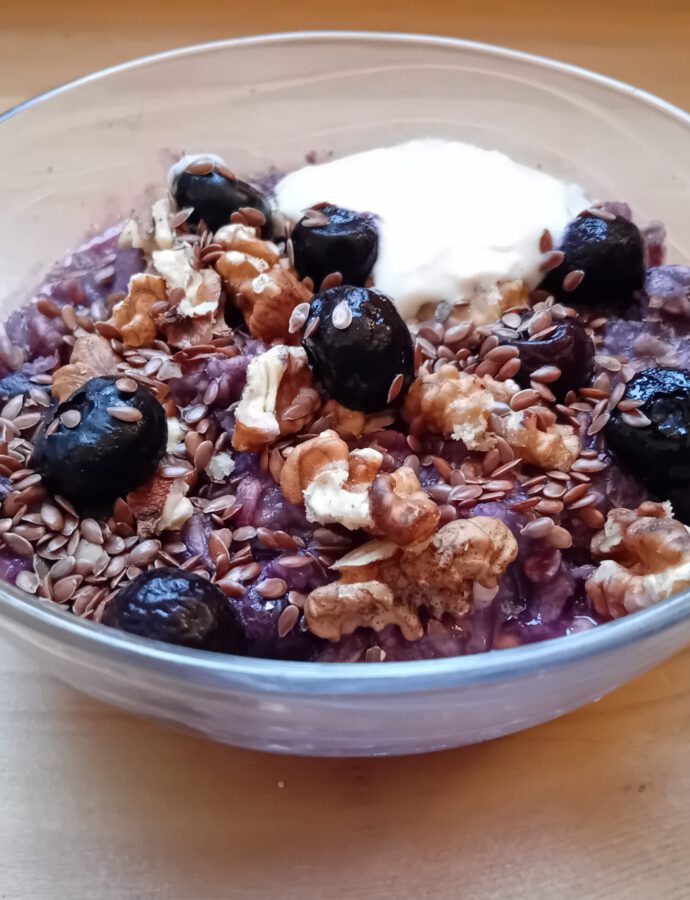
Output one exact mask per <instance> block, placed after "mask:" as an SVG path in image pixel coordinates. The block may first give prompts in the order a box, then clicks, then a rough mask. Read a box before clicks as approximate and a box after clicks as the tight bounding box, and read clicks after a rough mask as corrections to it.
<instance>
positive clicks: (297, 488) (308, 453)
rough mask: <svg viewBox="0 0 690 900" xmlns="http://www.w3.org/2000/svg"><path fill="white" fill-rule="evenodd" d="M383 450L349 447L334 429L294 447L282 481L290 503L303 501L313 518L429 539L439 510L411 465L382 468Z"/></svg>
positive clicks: (398, 539) (402, 539)
mask: <svg viewBox="0 0 690 900" xmlns="http://www.w3.org/2000/svg"><path fill="white" fill-rule="evenodd" d="M382 461H383V457H382V455H381V454H380V453H379V452H378V451H377V450H373V449H371V448H365V449H362V450H352V451H349V450H348V446H347V444H346V443H345V441H343V440H342V439H341V438H340V437H338V435H337V433H336V432H335V431H324V432H323V433H322V434H320V435H319V436H318V437H316V438H312V439H311V440H308V441H305V442H304V443H303V444H300V445H299V446H297V447H295V448H294V449H293V450H292V451H291V453H290V454H289V456H288V457H287V460H286V461H285V465H284V466H283V468H282V471H281V474H280V486H281V489H282V491H283V494H284V495H285V497H286V498H287V499H288V500H290V502H292V503H301V502H303V503H304V505H305V508H306V512H307V519H308V521H310V522H318V523H320V524H321V525H329V524H339V525H343V526H344V527H345V528H348V529H350V530H351V531H354V530H356V529H358V528H363V529H364V530H366V531H369V532H371V533H372V534H379V535H383V536H384V537H387V538H389V539H390V540H391V541H393V542H394V543H396V544H399V545H401V546H402V545H408V544H413V543H418V542H420V541H425V540H428V539H429V538H430V537H431V535H432V534H433V533H434V532H435V530H436V528H437V526H438V522H439V518H440V513H439V509H438V507H437V505H436V504H435V503H434V502H433V500H431V499H430V498H429V497H428V496H427V495H426V494H425V493H424V491H422V487H421V484H420V483H419V479H418V478H417V476H416V474H415V472H414V470H413V469H410V468H407V467H402V468H400V469H398V470H397V471H396V472H394V473H392V474H382V473H381V474H379V469H380V467H381V463H382Z"/></svg>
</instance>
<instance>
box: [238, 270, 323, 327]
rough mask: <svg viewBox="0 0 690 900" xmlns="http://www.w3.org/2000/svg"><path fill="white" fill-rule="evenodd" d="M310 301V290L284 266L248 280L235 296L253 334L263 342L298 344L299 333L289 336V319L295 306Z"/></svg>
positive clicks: (240, 286) (242, 283) (242, 284)
mask: <svg viewBox="0 0 690 900" xmlns="http://www.w3.org/2000/svg"><path fill="white" fill-rule="evenodd" d="M311 298H312V292H311V291H310V290H309V288H308V287H307V286H306V285H304V284H303V283H302V282H301V281H298V279H297V277H296V275H294V274H293V273H292V272H290V271H289V270H288V269H285V268H283V267H282V266H274V267H273V268H272V269H270V270H269V271H268V272H264V273H263V274H261V275H258V276H257V277H256V278H247V279H245V280H244V281H243V282H241V284H240V285H239V287H238V289H237V294H236V300H237V305H238V306H239V308H240V310H241V311H242V314H243V315H244V318H245V321H246V323H247V327H248V329H249V332H250V334H252V335H253V336H254V337H256V338H259V339H261V340H262V341H266V342H270V341H276V340H277V341H282V342H284V343H286V344H296V343H299V339H300V338H299V334H290V329H289V323H290V316H291V315H292V311H293V310H294V309H295V307H296V306H299V304H300V303H309V302H310V301H311Z"/></svg>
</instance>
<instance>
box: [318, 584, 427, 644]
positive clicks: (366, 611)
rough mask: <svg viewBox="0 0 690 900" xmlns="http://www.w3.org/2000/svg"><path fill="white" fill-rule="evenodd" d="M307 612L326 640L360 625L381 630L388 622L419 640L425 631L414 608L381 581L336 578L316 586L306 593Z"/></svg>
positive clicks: (410, 639)
mask: <svg viewBox="0 0 690 900" xmlns="http://www.w3.org/2000/svg"><path fill="white" fill-rule="evenodd" d="M304 616H305V619H306V622H307V625H308V627H309V630H310V631H311V632H313V633H314V634H315V635H317V637H320V638H323V639H324V640H327V641H338V640H340V638H341V637H343V636H344V635H346V634H352V632H353V631H356V629H357V628H373V629H374V631H382V630H383V629H384V628H385V627H386V626H387V625H397V626H398V627H399V628H400V631H401V632H402V634H403V637H405V638H406V639H407V640H408V641H416V640H419V638H420V637H422V635H423V633H424V632H423V629H422V625H421V622H420V621H419V616H418V615H417V613H416V612H415V611H414V609H411V608H410V607H409V606H408V605H406V604H405V603H399V602H397V601H396V599H395V597H394V595H393V592H392V591H391V589H390V588H389V587H388V586H387V585H385V584H382V583H381V582H380V581H361V582H358V583H356V584H344V583H342V582H335V583H333V584H327V585H325V586H324V587H320V588H317V589H316V590H315V591H312V592H311V594H309V596H308V597H307V600H306V603H305V606H304Z"/></svg>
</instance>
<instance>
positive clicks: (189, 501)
mask: <svg viewBox="0 0 690 900" xmlns="http://www.w3.org/2000/svg"><path fill="white" fill-rule="evenodd" d="M426 144H428V146H427V149H429V152H431V149H430V146H431V145H432V144H433V159H435V160H436V161H437V162H438V164H439V169H440V171H441V173H442V171H443V168H442V165H441V161H442V160H446V164H448V161H449V160H455V161H456V162H457V160H459V159H462V160H463V161H464V162H463V165H466V166H469V167H470V168H471V165H474V166H475V171H474V177H475V180H476V182H477V183H476V185H475V186H474V187H473V189H472V190H470V187H469V185H471V184H472V176H473V173H472V172H471V171H466V170H463V172H462V178H460V179H459V181H458V183H457V184H455V185H454V188H453V189H454V191H456V192H459V193H460V194H461V193H462V192H463V191H464V197H465V209H466V210H467V212H468V215H467V218H466V219H465V220H464V221H463V225H462V228H460V229H459V230H458V229H454V228H453V227H451V223H450V221H449V220H448V221H447V220H446V219H439V218H438V215H436V214H434V215H436V218H434V215H431V214H429V207H428V205H426V206H420V207H419V209H415V207H414V203H410V202H408V199H407V198H406V197H405V196H404V195H405V191H403V190H402V189H400V190H399V196H397V195H396V196H394V194H392V193H391V190H392V188H391V184H392V181H391V177H392V176H391V172H392V173H393V175H395V174H396V173H397V174H398V176H400V173H401V172H403V170H404V166H405V165H407V166H412V168H411V169H410V171H409V172H406V175H407V176H409V178H406V177H405V178H403V177H402V176H401V182H402V183H403V184H411V183H412V180H411V179H412V178H413V176H414V172H415V171H417V170H418V167H419V162H420V159H422V158H423V153H422V150H423V149H424V146H425V145H426ZM462 148H465V149H462ZM420 153H421V154H422V155H421V156H420ZM376 154H378V156H376ZM482 154H486V151H481V150H478V149H477V148H469V149H468V148H467V147H466V145H457V146H453V145H451V146H446V145H445V144H444V142H440V141H435V142H413V144H412V145H402V148H398V150H396V148H389V150H387V151H385V152H384V151H375V153H374V154H373V155H372V156H371V157H367V154H363V155H360V157H359V158H355V157H352V158H348V159H345V160H341V161H336V162H334V163H330V164H327V165H326V166H323V167H321V166H311V167H308V168H307V169H305V170H301V171H300V172H297V173H294V174H293V175H289V176H287V177H286V178H284V179H282V180H278V181H277V182H276V186H275V191H274V192H273V191H268V192H264V191H263V190H261V189H260V188H259V187H257V186H256V185H254V184H251V183H249V182H246V181H244V180H242V179H241V178H239V177H237V176H236V175H235V174H234V173H233V172H232V171H231V170H230V169H228V168H227V167H226V166H225V164H224V162H223V161H222V160H221V159H220V158H219V157H217V156H214V155H212V154H209V155H207V156H204V157H199V156H194V157H185V158H183V159H182V160H180V162H179V163H178V164H177V165H176V166H174V167H173V169H172V170H171V173H170V176H169V189H170V194H169V195H166V194H165V190H164V189H162V190H161V191H160V196H159V197H158V198H157V199H156V201H155V202H154V203H153V205H152V207H151V209H149V210H145V211H143V212H142V214H141V215H140V216H138V217H137V218H136V219H133V220H130V221H129V222H126V223H121V224H120V225H118V226H117V227H114V228H112V229H110V230H109V231H107V232H105V233H104V234H103V235H101V236H100V237H97V238H95V239H93V240H91V241H90V242H89V243H87V244H85V245H84V246H83V247H81V248H80V249H78V250H77V251H75V252H74V253H72V254H71V255H70V257H69V258H68V259H66V260H65V261H64V262H63V263H62V264H61V265H59V266H57V267H56V268H55V269H54V270H53V272H52V274H51V275H50V277H49V278H48V279H47V281H46V283H45V284H44V285H42V286H41V288H40V289H39V291H38V292H37V294H36V295H35V297H34V298H33V299H32V301H31V302H30V303H28V304H27V305H26V306H24V307H22V308H21V309H20V310H18V311H16V312H14V313H13V314H12V315H11V316H10V317H9V318H8V320H7V321H6V322H5V324H4V326H2V328H1V329H0V402H1V403H2V409H1V410H0V427H1V429H2V430H1V431H0V500H1V501H2V511H1V513H0V542H1V548H0V577H1V578H3V579H4V580H5V581H7V582H9V583H11V584H15V585H16V586H17V587H18V588H19V589H21V590H22V591H24V592H26V593H27V594H32V595H34V596H36V597H38V598H40V599H41V600H42V601H43V602H46V603H57V604H59V605H61V606H63V607H64V608H65V609H67V610H69V611H71V613H72V614H74V615H77V616H80V617H83V618H86V619H92V620H95V621H97V622H103V623H105V624H107V625H110V626H112V627H115V628H120V629H122V630H124V631H127V632H130V633H134V634H138V635H142V636H145V637H149V638H153V639H158V640H163V641H167V642H170V643H173V644H178V645H181V646H186V647H193V648H200V649H206V650H216V651H220V652H231V653H242V654H249V655H254V656H266V657H273V658H283V659H298V660H323V661H352V662H356V661H363V662H374V661H376V662H378V661H383V660H414V659H423V658H433V657H439V656H452V655H457V654H465V653H477V652H483V651H486V650H491V649H501V648H507V647H514V646H517V645H520V644H525V643H529V642H532V641H537V640H542V639H546V638H552V637H556V636H563V635H569V634H574V633H577V632H580V631H583V630H586V629H589V628H593V627H596V626H597V625H598V624H600V623H601V622H604V621H607V620H609V619H612V618H618V617H620V616H622V615H627V614H630V613H635V612H636V611H638V610H640V609H643V608H646V607H648V606H650V605H651V604H653V603H657V602H661V601H663V600H664V599H666V598H668V597H670V596H672V595H673V594H674V593H677V592H678V591H679V590H682V589H683V588H685V587H687V585H688V584H690V563H689V562H688V560H690V555H689V553H690V550H689V547H688V541H689V540H690V538H689V534H690V532H689V531H688V528H687V527H686V524H687V523H690V500H689V499H688V497H690V492H689V491H688V485H689V484H690V371H688V370H687V369H688V367H690V350H689V349H688V348H689V347H690V343H689V342H688V332H689V330H690V325H689V320H690V293H689V290H690V270H689V269H687V268H685V267H683V266H679V265H663V242H664V231H663V226H661V225H660V224H659V223H650V224H649V225H646V226H644V227H643V228H642V229H640V227H638V225H637V224H635V223H634V222H633V217H632V213H631V211H630V209H629V208H628V207H627V206H626V205H625V204H622V203H602V204H592V203H591V201H589V200H588V199H587V198H586V196H585V194H584V192H583V191H582V190H581V189H580V188H579V187H577V186H575V185H566V184H563V183H561V182H559V181H558V180H557V179H553V178H551V177H550V176H546V175H544V174H543V173H539V172H535V171H532V170H529V169H526V168H525V167H523V166H517V164H515V163H512V162H511V161H510V160H508V159H507V157H503V156H501V155H500V154H495V155H491V154H486V156H482ZM374 157H376V160H377V161H376V166H378V167H379V168H378V169H377V168H376V166H374V167H373V168H372V169H370V170H369V169H367V159H369V161H371V159H372V158H374ZM386 159H387V160H389V163H390V161H391V160H392V161H393V163H394V164H390V165H389V163H385V162H383V160H386ZM399 166H402V167H403V168H402V169H401V168H397V167H399ZM388 168H389V169H390V171H386V170H387V169H388ZM518 170H519V171H518ZM405 171H406V170H405ZM339 172H340V173H341V174H342V178H340V176H339V175H338V173H339ZM376 172H378V173H379V176H380V177H379V176H377V175H376ZM358 173H359V174H358ZM482 173H483V174H482ZM491 173H493V176H492V174H491ZM511 173H512V177H513V181H512V182H511ZM403 174H405V172H403ZM384 175H385V177H384ZM480 176H481V177H484V178H491V177H494V176H495V177H497V178H499V180H500V181H501V184H502V185H503V188H502V191H501V192H500V198H499V199H500V203H499V204H498V206H497V207H496V209H495V210H494V213H493V214H492V213H491V210H489V211H488V212H486V210H485V209H484V207H486V203H484V207H482V208H481V209H482V210H483V211H480V206H479V203H478V198H479V197H480V195H481V194H482V190H483V189H481V177H480ZM334 178H335V181H334V180H333V179H334ZM339 178H340V180H338V179H339ZM511 183H512V184H513V186H514V192H513V195H511V191H510V184H511ZM484 194H486V191H484ZM530 199H531V200H532V201H533V202H531V203H530V202H529V201H530ZM403 200H404V206H401V202H402V201H403ZM301 205H304V206H305V207H308V208H306V209H302V208H301ZM432 205H433V204H432ZM436 205H437V206H438V204H436ZM442 206H444V207H445V209H446V210H448V209H450V208H451V207H452V203H449V202H448V198H443V203H442ZM499 207H500V209H499ZM403 209H404V213H405V215H404V216H402V214H401V210H403ZM432 212H433V210H432ZM454 215H455V214H454ZM453 221H455V218H454V219H453ZM499 225H500V226H501V227H500V228H499ZM501 229H502V230H501ZM501 235H503V237H502V236H501ZM406 248H407V249H406ZM435 251H438V252H437V253H436V252H435ZM389 294H391V295H392V296H389ZM396 294H397V295H396Z"/></svg>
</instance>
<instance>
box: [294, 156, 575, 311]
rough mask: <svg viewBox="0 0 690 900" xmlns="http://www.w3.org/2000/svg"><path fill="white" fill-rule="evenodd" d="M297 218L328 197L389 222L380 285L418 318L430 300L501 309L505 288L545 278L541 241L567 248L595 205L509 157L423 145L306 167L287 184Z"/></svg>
mask: <svg viewBox="0 0 690 900" xmlns="http://www.w3.org/2000/svg"><path fill="white" fill-rule="evenodd" d="M276 197H277V203H278V207H279V209H280V210H281V211H282V212H283V213H285V215H287V216H288V218H290V219H291V220H292V221H296V220H297V219H299V218H300V216H301V214H302V210H303V209H305V208H306V207H309V206H312V205H314V204H315V203H320V202H323V201H326V202H328V203H333V204H336V205H338V206H344V207H347V208H349V209H355V210H358V211H360V212H372V213H375V214H376V215H377V216H378V217H379V220H380V221H379V254H378V259H377V262H376V265H375V268H374V272H373V276H374V281H375V283H376V286H377V287H378V288H379V289H380V290H382V291H383V292H384V293H386V294H389V295H390V297H392V299H393V300H394V301H395V304H396V306H397V308H398V310H399V312H400V314H401V315H402V316H403V318H405V319H412V318H414V316H415V315H416V313H417V311H418V309H419V307H420V306H421V305H422V304H424V303H427V302H433V303H438V302H440V301H441V300H446V301H448V302H449V303H454V302H456V301H458V300H469V301H473V306H475V305H476V304H477V302H478V301H479V303H480V304H481V302H482V298H485V299H486V303H487V305H488V304H490V303H494V304H495V298H496V296H497V285H500V284H501V283H503V282H506V281H515V280H522V281H523V282H524V283H525V284H526V286H527V287H528V288H529V289H532V288H534V287H536V285H537V284H538V283H539V281H540V280H541V273H540V271H539V267H540V264H541V262H542V259H543V255H542V253H541V252H540V250H539V238H540V236H541V234H542V232H543V230H544V229H545V228H548V229H549V230H550V231H551V233H552V235H553V237H554V241H555V242H558V241H559V240H560V237H561V235H562V233H563V230H564V228H565V226H566V224H567V223H568V222H569V221H570V220H571V219H572V218H574V217H575V216H576V215H577V214H578V213H579V212H581V211H582V210H583V209H585V208H586V207H587V206H589V204H590V202H591V201H590V200H589V199H588V198H587V196H586V195H585V193H584V191H583V190H582V188H580V187H579V186H578V185H576V184H568V183H566V182H563V181H559V179H557V178H554V177H553V176H551V175H546V174H545V173H544V172H539V171H537V170H535V169H530V168H528V167H527V166H523V165H521V164H519V163H516V162H514V161H513V160H512V159H510V158H509V157H507V156H505V155H504V154H503V153H499V152H497V151H495V150H483V149H481V148H480V147H474V146H472V145H470V144H463V143H460V142H457V141H444V140H438V139H428V140H426V139H425V140H415V141H409V142H408V143H404V144H398V145H396V146H392V147H381V148H380V149H377V150H369V151H366V152H364V153H357V154H354V155H352V156H345V157H343V158H341V159H336V160H333V161H332V162H328V163H323V164H322V165H315V166H305V167H304V168H302V169H299V170H297V171H295V172H292V173H291V174H290V175H287V176H286V177H285V178H283V179H282V181H280V182H279V184H278V186H277V188H276Z"/></svg>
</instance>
